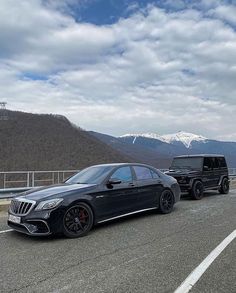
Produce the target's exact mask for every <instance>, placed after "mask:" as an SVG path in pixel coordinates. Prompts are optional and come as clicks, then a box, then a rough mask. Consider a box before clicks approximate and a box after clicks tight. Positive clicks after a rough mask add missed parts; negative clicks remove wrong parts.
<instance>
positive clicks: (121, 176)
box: [111, 167, 133, 182]
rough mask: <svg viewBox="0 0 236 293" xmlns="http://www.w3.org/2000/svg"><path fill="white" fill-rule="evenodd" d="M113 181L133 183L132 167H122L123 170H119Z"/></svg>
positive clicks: (113, 175)
mask: <svg viewBox="0 0 236 293" xmlns="http://www.w3.org/2000/svg"><path fill="white" fill-rule="evenodd" d="M111 179H118V180H121V182H130V181H133V177H132V173H131V170H130V167H121V168H119V169H117V170H116V171H115V172H114V173H113V174H112V176H111Z"/></svg>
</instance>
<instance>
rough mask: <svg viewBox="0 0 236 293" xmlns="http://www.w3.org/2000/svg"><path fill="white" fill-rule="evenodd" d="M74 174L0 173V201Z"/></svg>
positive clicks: (233, 172)
mask: <svg viewBox="0 0 236 293" xmlns="http://www.w3.org/2000/svg"><path fill="white" fill-rule="evenodd" d="M160 171H162V172H165V171H168V169H160ZM76 172H78V170H59V171H10V172H0V199H5V198H12V197H14V195H17V194H18V193H19V192H24V191H27V190H29V189H33V188H36V187H41V186H46V185H51V184H58V183H62V182H63V181H65V180H66V179H67V178H68V177H70V176H71V175H73V174H74V173H76ZM229 174H230V180H232V181H236V168H230V169H229Z"/></svg>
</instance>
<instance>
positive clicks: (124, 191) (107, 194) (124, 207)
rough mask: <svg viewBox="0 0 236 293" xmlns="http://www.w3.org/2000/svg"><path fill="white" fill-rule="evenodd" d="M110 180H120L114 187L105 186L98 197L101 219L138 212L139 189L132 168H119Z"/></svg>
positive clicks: (97, 203)
mask: <svg viewBox="0 0 236 293" xmlns="http://www.w3.org/2000/svg"><path fill="white" fill-rule="evenodd" d="M109 180H117V181H118V180H120V181H121V183H119V184H114V185H112V186H109V185H107V184H106V183H105V184H104V189H103V191H102V192H100V193H99V194H97V195H96V205H97V207H98V210H99V213H100V215H99V217H100V218H112V217H115V216H117V215H121V214H126V213H129V212H132V211H135V210H136V205H137V199H138V187H137V184H136V183H135V182H134V178H133V173H132V170H131V168H130V166H123V167H119V168H117V169H115V170H114V172H112V174H111V175H110V177H109V178H108V179H107V181H109Z"/></svg>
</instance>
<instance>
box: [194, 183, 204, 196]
mask: <svg viewBox="0 0 236 293" xmlns="http://www.w3.org/2000/svg"><path fill="white" fill-rule="evenodd" d="M203 195H204V186H203V184H202V182H201V181H199V180H197V181H195V182H194V183H193V187H192V189H191V196H192V198H193V199H197V200H199V199H202V198H203Z"/></svg>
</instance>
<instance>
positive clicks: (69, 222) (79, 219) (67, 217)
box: [62, 202, 94, 238]
mask: <svg viewBox="0 0 236 293" xmlns="http://www.w3.org/2000/svg"><path fill="white" fill-rule="evenodd" d="M93 219H94V216H93V211H92V209H91V208H90V206H89V205H87V204H86V203H83V202H80V203H77V204H76V205H73V206H71V207H70V208H68V209H67V211H66V212H65V214H64V217H63V225H62V226H63V234H64V235H65V236H66V237H69V238H77V237H83V236H85V235H86V234H87V233H88V232H89V231H90V230H91V228H92V227H93Z"/></svg>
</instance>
